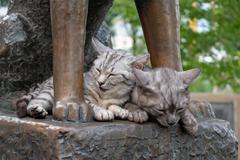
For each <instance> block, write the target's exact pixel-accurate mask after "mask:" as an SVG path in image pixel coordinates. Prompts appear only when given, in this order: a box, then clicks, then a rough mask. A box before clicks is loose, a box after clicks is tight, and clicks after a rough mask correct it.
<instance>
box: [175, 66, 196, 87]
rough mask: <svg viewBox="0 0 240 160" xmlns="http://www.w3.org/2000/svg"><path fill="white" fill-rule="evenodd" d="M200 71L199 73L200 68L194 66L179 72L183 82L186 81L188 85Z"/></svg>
mask: <svg viewBox="0 0 240 160" xmlns="http://www.w3.org/2000/svg"><path fill="white" fill-rule="evenodd" d="M200 73H201V69H200V68H194V69H190V70H187V71H182V72H179V74H180V76H181V77H182V79H183V81H184V83H186V84H187V85H190V83H192V81H194V80H195V79H196V78H197V77H198V76H199V74H200Z"/></svg>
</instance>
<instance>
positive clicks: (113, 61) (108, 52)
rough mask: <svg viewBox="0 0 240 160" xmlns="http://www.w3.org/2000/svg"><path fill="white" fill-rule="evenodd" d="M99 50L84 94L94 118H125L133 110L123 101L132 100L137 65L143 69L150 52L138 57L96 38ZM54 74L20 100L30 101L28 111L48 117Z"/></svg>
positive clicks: (50, 107)
mask: <svg viewBox="0 0 240 160" xmlns="http://www.w3.org/2000/svg"><path fill="white" fill-rule="evenodd" d="M93 46H94V49H95V50H96V51H97V52H98V53H99V56H98V58H97V59H96V60H95V61H94V64H93V66H92V67H91V69H90V71H89V72H86V73H84V98H85V100H86V102H87V103H88V104H89V106H91V108H92V110H93V113H94V118H95V119H96V120H99V121H110V120H113V119H114V118H115V117H118V118H121V119H125V118H127V117H128V113H129V111H128V110H126V109H124V108H123V105H124V104H125V103H126V102H127V101H128V100H129V98H130V93H131V91H132V89H133V87H134V85H135V76H134V74H133V72H132V70H133V68H139V69H142V68H143V67H144V65H145V64H146V63H147V62H148V59H149V56H148V55H144V56H142V57H138V58H137V57H134V56H132V55H130V54H129V53H127V52H126V51H122V50H113V49H111V48H108V47H106V46H104V45H103V44H101V43H100V42H99V41H97V40H96V39H94V40H93ZM53 93H54V92H53V78H52V77H51V78H50V79H48V80H46V81H45V82H44V83H42V84H41V85H40V86H39V87H38V88H37V89H35V90H34V91H32V92H30V93H29V94H28V95H25V96H23V97H22V98H20V99H19V100H18V102H17V105H18V104H21V102H23V101H24V102H26V103H25V104H26V105H27V107H26V108H27V114H28V115H29V116H32V117H34V118H44V117H45V116H46V115H47V114H48V113H50V112H51V111H52V107H53V104H54V95H53Z"/></svg>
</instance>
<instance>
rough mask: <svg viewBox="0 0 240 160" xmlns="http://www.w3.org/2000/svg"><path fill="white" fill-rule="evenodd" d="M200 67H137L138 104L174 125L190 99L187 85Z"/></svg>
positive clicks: (167, 123) (160, 119)
mask: <svg viewBox="0 0 240 160" xmlns="http://www.w3.org/2000/svg"><path fill="white" fill-rule="evenodd" d="M200 72H201V70H200V69H198V68H196V69H191V70H187V71H182V72H177V71H175V70H172V69H168V68H157V69H152V70H150V71H147V72H145V71H141V70H137V69H134V74H135V76H136V79H137V86H138V92H137V94H138V95H137V96H138V105H139V106H141V107H142V108H143V109H144V110H146V111H147V112H148V113H150V114H152V115H153V116H154V117H156V119H157V121H158V122H159V123H160V124H161V125H163V126H165V127H168V126H172V125H175V124H176V123H177V122H178V121H179V120H180V117H181V113H183V112H184V110H186V109H187V108H188V104H189V101H190V98H189V92H188V87H189V85H190V84H191V82H192V81H193V80H194V79H196V78H197V77H198V75H199V74H200Z"/></svg>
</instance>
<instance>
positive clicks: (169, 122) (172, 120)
mask: <svg viewBox="0 0 240 160" xmlns="http://www.w3.org/2000/svg"><path fill="white" fill-rule="evenodd" d="M167 123H168V125H169V126H173V125H175V124H176V121H175V119H168V120H167Z"/></svg>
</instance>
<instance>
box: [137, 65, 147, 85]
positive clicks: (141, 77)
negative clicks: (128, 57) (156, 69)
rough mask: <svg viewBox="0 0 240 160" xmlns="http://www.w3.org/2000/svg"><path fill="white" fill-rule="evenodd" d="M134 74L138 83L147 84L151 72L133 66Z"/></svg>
mask: <svg viewBox="0 0 240 160" xmlns="http://www.w3.org/2000/svg"><path fill="white" fill-rule="evenodd" d="M133 74H134V75H135V78H136V82H137V84H139V85H141V86H146V85H147V84H148V83H149V79H148V78H149V73H148V72H144V71H142V70H139V69H136V68H133Z"/></svg>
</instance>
